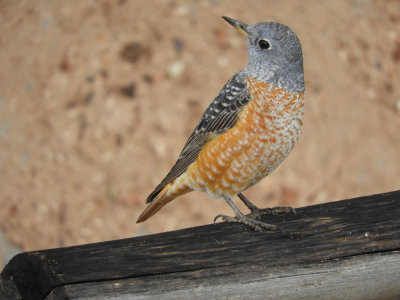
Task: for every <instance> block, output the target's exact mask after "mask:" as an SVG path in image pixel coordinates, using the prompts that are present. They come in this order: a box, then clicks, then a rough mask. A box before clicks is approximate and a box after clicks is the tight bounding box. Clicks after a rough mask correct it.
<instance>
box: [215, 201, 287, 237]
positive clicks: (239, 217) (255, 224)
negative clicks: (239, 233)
mask: <svg viewBox="0 0 400 300" xmlns="http://www.w3.org/2000/svg"><path fill="white" fill-rule="evenodd" d="M225 201H226V202H227V203H228V204H229V206H230V207H231V208H232V210H233V211H234V213H235V215H236V216H235V217H229V216H226V215H222V214H220V215H218V216H216V217H215V218H214V222H215V221H216V220H217V219H218V218H221V219H222V221H224V222H239V223H243V224H246V225H248V226H250V227H251V228H253V229H254V230H256V231H262V229H263V228H264V229H267V230H280V229H279V228H278V226H276V225H273V224H267V223H263V222H260V221H257V220H254V219H252V218H249V217H247V216H245V215H243V214H242V213H241V212H240V211H239V209H238V208H237V207H236V205H235V203H233V201H232V199H231V198H225ZM247 201H248V200H247Z"/></svg>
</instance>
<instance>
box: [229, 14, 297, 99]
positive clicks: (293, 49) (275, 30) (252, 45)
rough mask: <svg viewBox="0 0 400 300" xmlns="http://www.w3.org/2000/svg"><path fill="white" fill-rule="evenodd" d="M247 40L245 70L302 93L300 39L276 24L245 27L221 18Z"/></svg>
mask: <svg viewBox="0 0 400 300" xmlns="http://www.w3.org/2000/svg"><path fill="white" fill-rule="evenodd" d="M223 18H224V19H225V20H226V21H227V22H228V23H229V24H231V25H232V26H233V27H235V28H236V29H237V30H238V31H239V32H240V33H241V34H242V35H243V36H244V37H245V39H246V42H247V48H248V55H249V63H248V66H247V67H246V68H245V71H246V72H247V73H248V74H249V75H251V76H255V77H257V78H258V79H261V80H264V81H266V82H268V83H272V84H274V85H277V86H279V87H284V88H286V89H288V90H290V91H303V90H304V71H303V55H302V51H301V44H300V40H299V38H298V37H297V35H296V34H295V33H294V32H293V30H291V29H290V28H289V27H288V26H286V25H283V24H280V23H276V22H262V23H255V24H250V25H247V24H245V23H242V22H239V21H237V20H234V19H232V18H229V17H223Z"/></svg>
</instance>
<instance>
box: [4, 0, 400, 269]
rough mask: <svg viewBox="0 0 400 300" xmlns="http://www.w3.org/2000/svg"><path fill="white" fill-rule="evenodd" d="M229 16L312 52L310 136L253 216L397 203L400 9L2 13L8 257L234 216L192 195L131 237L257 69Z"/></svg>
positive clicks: (24, 8) (274, 6) (112, 5)
mask: <svg viewBox="0 0 400 300" xmlns="http://www.w3.org/2000/svg"><path fill="white" fill-rule="evenodd" d="M222 15H227V16H231V17H234V18H237V19H239V20H241V21H243V22H247V23H254V22H257V21H267V20H268V21H270V20H273V21H278V22H281V23H285V24H287V25H289V26H290V27H291V28H292V29H293V30H294V31H295V32H296V33H297V34H298V35H299V37H300V40H301V41H302V45H303V52H304V66H305V76H306V88H307V90H306V107H305V120H304V130H303V134H302V136H301V138H300V140H299V143H298V144H297V146H296V147H295V150H294V151H293V152H292V154H291V155H290V156H289V157H288V159H287V160H286V161H285V162H284V163H283V164H282V165H281V166H280V167H279V168H278V169H277V170H276V171H275V172H274V173H273V174H271V175H270V176H269V177H268V178H267V179H265V180H263V181H262V182H260V183H259V184H258V185H256V186H254V187H252V188H251V189H249V190H248V191H247V192H246V193H245V194H246V195H247V196H248V197H249V198H250V199H251V200H252V201H254V203H256V204H257V205H259V206H262V207H267V206H268V207H270V206H275V205H291V206H294V207H298V206H304V205H310V204H315V203H322V202H328V201H334V200H340V199H344V198H348V197H356V196H361V195H367V194H372V193H380V192H386V191H391V190H396V189H399V188H400V160H399V150H400V85H399V80H400V1H390V0H387V1H361V0H360V1H304V0H301V1H300V0H299V1H258V0H254V1H235V2H233V1H228V0H225V1H223V0H220V1H178V0H176V1H154V0H148V1H123V0H120V1H112V0H109V1H40V0H37V1H28V0H26V1H22V0H18V1H15V0H3V1H1V2H0V66H1V68H0V208H1V209H0V230H1V231H2V232H3V233H4V237H5V239H6V240H7V243H10V244H11V245H13V246H16V247H19V248H20V249H22V250H33V249H42V248H50V247H61V246H67V245H75V244H81V243H89V242H96V241H104V240H110V239H118V238H124V237H132V236H136V235H141V234H149V233H155V232H161V231H167V230H174V229H179V228H185V227H188V226H196V225H200V224H208V223H211V222H212V220H213V217H214V216H215V215H216V214H219V213H225V214H232V212H231V211H230V209H229V207H228V206H227V205H226V204H225V203H224V202H223V201H220V200H217V199H213V198H210V197H208V196H207V195H205V194H202V193H198V192H194V193H190V194H188V195H186V196H183V197H181V198H179V200H177V201H174V202H172V203H171V204H169V205H168V206H167V207H165V208H164V209H163V210H162V211H160V212H159V213H158V214H157V215H156V216H154V217H153V218H151V219H150V220H148V221H146V222H145V223H143V224H140V225H137V224H135V221H136V218H137V216H138V215H139V214H140V212H141V211H142V210H143V209H144V207H145V205H144V200H145V198H146V196H147V195H148V193H150V192H151V191H152V189H153V188H154V187H155V185H157V184H158V183H159V181H160V180H161V179H162V178H163V177H164V176H165V174H166V173H167V172H168V171H169V169H170V167H171V166H172V164H173V163H174V162H175V160H176V158H177V156H178V154H179V152H180V150H181V148H182V146H183V144H184V143H185V141H186V139H187V137H188V136H189V135H190V133H191V131H192V129H193V128H194V126H195V125H196V123H197V121H198V119H199V118H200V116H201V114H202V112H203V110H204V109H205V108H206V107H207V105H208V104H209V102H210V101H211V100H212V99H213V97H214V96H215V95H216V94H217V93H218V91H219V89H220V88H221V87H222V85H223V84H224V83H225V82H226V81H227V80H228V79H229V78H230V76H231V75H233V74H234V73H235V72H237V71H238V70H240V69H241V68H243V67H244V66H245V65H246V63H247V58H246V49H245V44H244V42H243V40H242V38H241V36H240V35H238V34H237V33H236V32H235V31H234V30H233V29H232V27H231V26H229V25H228V24H227V23H226V22H225V21H224V20H223V19H221V16H222ZM4 249H5V248H4V247H3V248H2V247H0V253H1V252H2V251H3V252H4ZM0 261H1V258H0ZM3 263H4V260H3ZM0 268H1V262H0Z"/></svg>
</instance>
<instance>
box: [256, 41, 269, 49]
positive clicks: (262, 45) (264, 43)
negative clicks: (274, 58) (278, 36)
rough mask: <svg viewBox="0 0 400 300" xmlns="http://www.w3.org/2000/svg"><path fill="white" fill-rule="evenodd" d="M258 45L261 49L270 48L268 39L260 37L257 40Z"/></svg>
mask: <svg viewBox="0 0 400 300" xmlns="http://www.w3.org/2000/svg"><path fill="white" fill-rule="evenodd" d="M258 47H260V48H261V49H263V50H266V49H270V48H271V43H270V42H269V41H268V40H264V39H261V40H259V41H258Z"/></svg>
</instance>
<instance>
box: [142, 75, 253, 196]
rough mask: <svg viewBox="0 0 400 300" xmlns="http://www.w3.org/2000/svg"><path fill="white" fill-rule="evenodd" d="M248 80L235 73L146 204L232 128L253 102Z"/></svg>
mask: <svg viewBox="0 0 400 300" xmlns="http://www.w3.org/2000/svg"><path fill="white" fill-rule="evenodd" d="M249 100H250V94H249V93H248V89H247V83H246V81H245V79H244V76H242V75H241V73H237V74H236V75H234V76H233V77H232V78H231V79H230V80H229V81H228V82H227V83H226V84H225V86H224V87H223V88H222V90H221V92H220V93H219V94H218V96H217V97H216V98H215V99H214V101H213V102H211V104H210V105H209V106H208V108H207V109H206V111H205V112H204V114H203V116H202V118H201V120H200V122H199V123H198V124H197V126H196V128H195V130H194V131H193V133H192V134H191V135H190V137H189V139H188V141H187V142H186V144H185V146H184V147H183V150H182V152H181V154H180V155H179V158H178V160H177V161H176V163H175V165H174V166H173V167H172V169H171V171H170V172H169V173H168V174H167V176H166V177H165V178H164V179H163V181H161V183H160V184H159V185H158V186H157V187H156V188H155V189H154V191H153V192H152V193H151V194H150V195H149V196H148V197H147V201H146V203H149V202H151V201H153V199H154V198H155V197H156V196H157V195H158V193H159V192H160V191H161V190H162V189H163V188H164V187H165V186H166V185H167V184H168V183H170V182H172V181H173V180H175V179H176V178H177V177H179V176H180V175H182V174H183V173H184V172H185V171H186V169H187V168H188V167H189V165H190V164H192V163H193V162H194V161H195V160H196V158H197V156H198V154H199V153H200V151H201V149H202V148H203V146H204V145H205V144H206V143H207V142H208V141H209V140H211V139H212V138H213V137H214V136H215V134H221V133H223V132H225V131H227V130H228V129H230V128H232V127H233V126H234V125H235V123H236V121H237V118H238V115H239V113H240V111H241V110H242V108H243V107H244V106H245V105H246V104H247V103H248V102H249Z"/></svg>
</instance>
